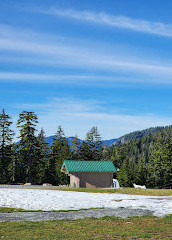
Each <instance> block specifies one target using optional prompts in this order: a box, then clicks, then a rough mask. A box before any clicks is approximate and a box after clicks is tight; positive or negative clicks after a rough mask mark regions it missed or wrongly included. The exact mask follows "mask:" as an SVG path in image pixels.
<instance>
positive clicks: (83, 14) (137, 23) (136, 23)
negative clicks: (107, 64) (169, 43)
mask: <svg viewBox="0 0 172 240" xmlns="http://www.w3.org/2000/svg"><path fill="white" fill-rule="evenodd" d="M34 11H39V12H41V13H43V14H49V15H54V16H58V17H63V18H70V19H75V20H79V21H87V22H92V23H96V24H100V25H107V26H112V27H118V28H123V29H128V30H133V31H139V32H143V33H150V34H156V35H160V36H165V37H170V38H171V37H172V24H165V23H161V22H151V21H146V20H139V19H133V18H130V17H126V16H116V15H110V14H106V13H104V12H100V13H96V12H91V11H77V10H71V9H65V10H59V9H56V8H51V9H49V10H40V9H39V10H34Z"/></svg>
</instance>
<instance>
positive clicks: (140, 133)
mask: <svg viewBox="0 0 172 240" xmlns="http://www.w3.org/2000/svg"><path fill="white" fill-rule="evenodd" d="M168 128H169V126H166V127H151V128H147V129H144V130H141V131H135V132H131V133H128V134H126V135H124V136H122V137H120V138H119V139H118V140H117V141H116V142H115V143H113V144H114V145H115V146H119V145H120V144H121V143H127V142H129V141H131V140H134V139H138V138H142V137H144V136H148V135H150V134H153V133H157V132H159V131H160V130H163V129H168Z"/></svg>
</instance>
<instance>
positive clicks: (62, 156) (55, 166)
mask: <svg viewBox="0 0 172 240" xmlns="http://www.w3.org/2000/svg"><path fill="white" fill-rule="evenodd" d="M37 123H38V118H37V115H36V114H35V113H34V112H28V111H23V112H22V113H21V114H19V119H18V122H17V128H19V133H20V134H19V142H18V143H14V142H13V136H14V132H13V131H12V130H11V124H12V121H11V117H10V116H9V115H7V114H6V113H5V110H2V113H1V114H0V183H1V184H5V183H32V184H42V183H51V184H53V185H59V184H67V183H68V182H69V179H68V177H67V176H66V175H65V174H64V173H62V172H61V171H60V169H61V166H62V163H63V161H64V160H70V159H73V160H102V159H103V148H102V144H101V137H100V134H99V133H98V130H97V127H93V128H92V129H91V130H90V131H89V132H88V133H87V136H86V139H85V141H83V142H82V144H81V143H80V142H79V141H78V138H77V136H76V137H75V138H74V140H73V142H72V146H71V147H70V146H69V145H68V141H67V138H66V136H65V134H64V131H63V129H62V127H61V126H59V127H58V129H57V132H56V133H55V134H54V138H53V144H52V146H51V147H48V144H47V143H46V139H45V138H46V136H45V133H44V130H43V129H41V131H40V132H39V133H38V135H37V136H36V132H37V129H36V126H37Z"/></svg>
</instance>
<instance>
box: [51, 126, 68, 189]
mask: <svg viewBox="0 0 172 240" xmlns="http://www.w3.org/2000/svg"><path fill="white" fill-rule="evenodd" d="M70 158H71V151H70V147H69V145H68V142H67V139H66V137H65V134H64V131H63V129H62V127H61V126H59V127H58V130H57V133H56V134H55V138H53V144H52V146H51V149H50V156H49V174H48V177H49V179H48V181H49V183H52V184H54V185H59V184H67V183H68V180H67V176H66V175H65V174H64V173H62V172H61V171H60V169H61V166H62V163H63V161H64V160H68V159H70Z"/></svg>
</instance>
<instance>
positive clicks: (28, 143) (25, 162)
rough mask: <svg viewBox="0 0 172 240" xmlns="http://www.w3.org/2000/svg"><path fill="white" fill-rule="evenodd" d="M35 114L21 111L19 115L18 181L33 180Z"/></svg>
mask: <svg viewBox="0 0 172 240" xmlns="http://www.w3.org/2000/svg"><path fill="white" fill-rule="evenodd" d="M37 123H38V118H37V115H36V114H35V113H34V112H27V111H23V112H22V113H21V114H20V115H19V119H18V126H17V127H18V128H19V129H20V137H19V138H20V143H19V145H18V162H17V163H18V169H17V170H18V181H19V182H23V183H24V182H29V183H35V181H34V182H33V179H34V174H35V165H36V163H35V161H36V160H37V159H36V147H37V138H36V136H35V131H36V124H37ZM34 180H35V179H34Z"/></svg>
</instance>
